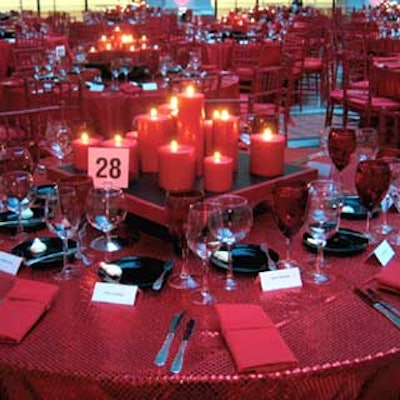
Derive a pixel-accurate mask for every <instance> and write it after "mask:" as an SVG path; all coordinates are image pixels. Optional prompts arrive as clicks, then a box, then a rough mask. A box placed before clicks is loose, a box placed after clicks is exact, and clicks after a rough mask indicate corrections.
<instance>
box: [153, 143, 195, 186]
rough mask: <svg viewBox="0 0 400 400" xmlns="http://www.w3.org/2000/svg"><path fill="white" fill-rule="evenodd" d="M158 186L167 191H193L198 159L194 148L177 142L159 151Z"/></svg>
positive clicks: (160, 148) (162, 147)
mask: <svg viewBox="0 0 400 400" xmlns="http://www.w3.org/2000/svg"><path fill="white" fill-rule="evenodd" d="M158 157H159V172H158V184H159V186H160V187H161V188H163V189H165V190H174V191H185V190H192V189H193V188H194V183H195V175H196V174H195V173H196V158H195V149H194V147H193V146H190V145H184V144H178V142H177V141H176V140H173V141H171V143H170V144H169V145H165V146H161V147H159V149H158Z"/></svg>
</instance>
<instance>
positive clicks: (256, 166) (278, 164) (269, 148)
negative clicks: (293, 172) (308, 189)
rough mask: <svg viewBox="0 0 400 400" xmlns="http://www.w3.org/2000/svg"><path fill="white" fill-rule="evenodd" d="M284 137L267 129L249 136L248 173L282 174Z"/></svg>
mask: <svg viewBox="0 0 400 400" xmlns="http://www.w3.org/2000/svg"><path fill="white" fill-rule="evenodd" d="M284 156H285V138H284V137H283V136H281V135H273V134H272V133H271V131H270V130H269V129H266V130H265V131H264V133H262V134H254V135H252V136H251V144H250V173H252V174H254V175H260V176H265V177H273V176H278V175H282V174H283V169H284Z"/></svg>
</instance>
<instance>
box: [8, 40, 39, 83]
mask: <svg viewBox="0 0 400 400" xmlns="http://www.w3.org/2000/svg"><path fill="white" fill-rule="evenodd" d="M11 55H12V60H13V73H12V74H13V75H14V76H21V77H24V76H33V74H34V70H35V66H37V65H41V64H42V63H43V62H44V60H45V55H46V53H45V47H44V46H34V47H12V49H11Z"/></svg>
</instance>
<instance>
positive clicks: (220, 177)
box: [204, 151, 233, 193]
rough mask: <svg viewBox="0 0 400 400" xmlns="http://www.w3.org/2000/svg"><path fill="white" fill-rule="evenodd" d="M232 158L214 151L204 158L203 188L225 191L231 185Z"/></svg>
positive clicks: (216, 191)
mask: <svg viewBox="0 0 400 400" xmlns="http://www.w3.org/2000/svg"><path fill="white" fill-rule="evenodd" d="M232 173H233V160H232V158H231V157H227V156H222V155H221V153H220V152H218V151H216V152H215V153H214V154H213V155H212V156H208V157H206V158H204V189H205V190H206V191H207V192H214V193H222V192H227V191H228V190H230V189H231V187H232Z"/></svg>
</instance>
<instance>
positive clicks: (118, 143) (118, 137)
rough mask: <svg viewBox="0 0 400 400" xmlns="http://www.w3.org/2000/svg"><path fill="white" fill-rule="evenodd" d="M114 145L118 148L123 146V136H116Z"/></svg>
mask: <svg viewBox="0 0 400 400" xmlns="http://www.w3.org/2000/svg"><path fill="white" fill-rule="evenodd" d="M114 143H115V145H116V146H121V145H122V136H121V135H118V134H117V135H115V136H114Z"/></svg>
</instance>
